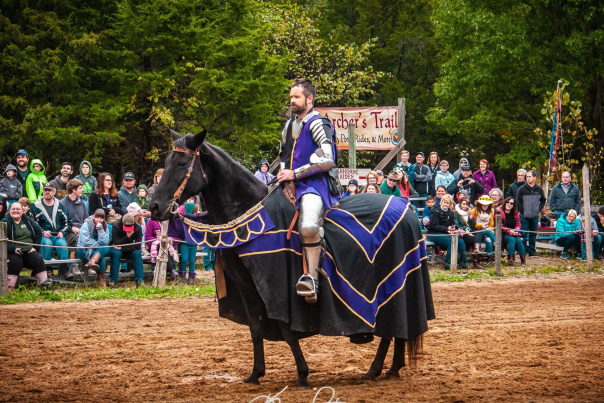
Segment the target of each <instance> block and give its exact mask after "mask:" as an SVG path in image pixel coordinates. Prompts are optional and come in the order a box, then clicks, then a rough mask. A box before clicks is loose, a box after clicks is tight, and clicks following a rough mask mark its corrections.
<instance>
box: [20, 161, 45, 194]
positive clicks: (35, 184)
mask: <svg viewBox="0 0 604 403" xmlns="http://www.w3.org/2000/svg"><path fill="white" fill-rule="evenodd" d="M45 171H46V169H45V168H44V165H43V164H42V161H40V160H38V159H35V160H33V161H32V162H31V172H30V173H29V175H27V180H26V181H25V192H26V193H27V197H29V201H30V202H31V203H33V202H35V201H36V200H38V199H39V198H40V197H42V186H44V184H45V183H46V182H48V180H47V179H46V176H44V172H45Z"/></svg>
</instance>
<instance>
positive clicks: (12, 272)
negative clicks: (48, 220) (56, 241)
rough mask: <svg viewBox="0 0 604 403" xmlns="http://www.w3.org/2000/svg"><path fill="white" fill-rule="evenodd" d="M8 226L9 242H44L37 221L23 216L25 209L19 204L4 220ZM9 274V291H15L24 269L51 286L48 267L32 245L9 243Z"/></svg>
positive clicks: (14, 206) (16, 203)
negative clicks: (47, 272)
mask: <svg viewBox="0 0 604 403" xmlns="http://www.w3.org/2000/svg"><path fill="white" fill-rule="evenodd" d="M2 222H5V223H6V225H7V228H6V229H7V231H6V236H7V238H8V240H9V241H19V242H25V243H29V244H36V245H39V244H40V242H41V240H42V229H41V228H40V226H39V225H38V223H36V221H35V220H34V219H32V218H30V217H28V216H26V215H23V208H22V207H21V204H19V202H15V203H13V205H12V206H11V208H10V214H9V215H7V216H6V217H4V218H3V219H2ZM7 250H8V259H7V260H8V274H7V276H6V279H7V283H8V290H9V291H12V290H14V288H15V286H16V285H17V280H18V279H19V274H20V273H21V270H23V268H24V267H27V268H30V269H31V274H33V275H34V276H36V278H37V279H38V281H40V284H41V285H42V286H47V285H50V284H51V282H50V281H49V280H48V278H47V277H48V276H47V274H46V265H45V264H44V259H43V258H42V255H40V253H38V251H37V250H36V248H35V247H34V246H31V245H22V244H15V243H13V242H8V244H7Z"/></svg>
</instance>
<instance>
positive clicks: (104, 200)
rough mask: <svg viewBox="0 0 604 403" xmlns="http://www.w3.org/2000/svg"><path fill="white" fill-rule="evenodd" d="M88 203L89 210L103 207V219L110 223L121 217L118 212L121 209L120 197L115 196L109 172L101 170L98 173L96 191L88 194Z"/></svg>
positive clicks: (115, 192)
mask: <svg viewBox="0 0 604 403" xmlns="http://www.w3.org/2000/svg"><path fill="white" fill-rule="evenodd" d="M88 203H89V210H90V211H96V210H98V209H100V208H101V209H103V211H104V212H105V219H106V221H107V223H108V224H110V225H112V224H113V223H115V222H117V221H119V220H120V219H121V218H122V215H121V214H120V213H119V212H120V211H122V206H121V204H120V199H119V197H118V196H117V190H116V189H115V182H114V181H113V177H112V176H111V174H108V173H106V172H103V173H102V174H100V175H99V180H98V182H97V188H96V192H95V193H92V194H91V195H90V199H88Z"/></svg>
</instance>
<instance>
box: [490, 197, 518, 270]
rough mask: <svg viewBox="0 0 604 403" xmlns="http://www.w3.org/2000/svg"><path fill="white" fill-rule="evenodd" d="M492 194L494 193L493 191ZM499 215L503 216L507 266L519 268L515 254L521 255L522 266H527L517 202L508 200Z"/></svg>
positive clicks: (511, 198)
mask: <svg viewBox="0 0 604 403" xmlns="http://www.w3.org/2000/svg"><path fill="white" fill-rule="evenodd" d="M491 192H492V191H491ZM498 214H501V230H502V235H503V242H504V244H505V245H506V250H507V251H508V257H507V262H506V263H507V264H508V265H510V266H518V264H516V261H515V252H516V251H518V255H520V265H521V266H526V251H525V249H524V242H522V233H520V228H521V227H520V215H519V214H518V211H517V210H516V200H515V199H514V198H513V197H508V198H506V199H505V200H504V201H503V203H502V207H500V208H499V211H498Z"/></svg>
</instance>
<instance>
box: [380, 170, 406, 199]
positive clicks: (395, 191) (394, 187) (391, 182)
mask: <svg viewBox="0 0 604 403" xmlns="http://www.w3.org/2000/svg"><path fill="white" fill-rule="evenodd" d="M402 178H403V175H401V174H396V173H394V172H390V174H389V175H388V177H386V181H384V183H382V185H381V186H380V189H381V190H382V194H385V195H387V196H396V197H401V191H400V189H399V188H398V183H399V182H400V181H401V179H402Z"/></svg>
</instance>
